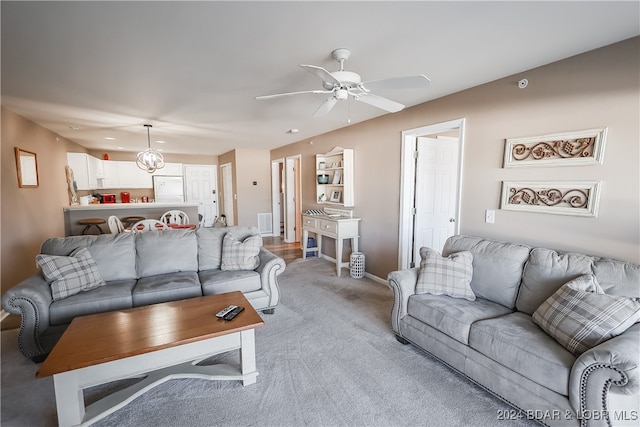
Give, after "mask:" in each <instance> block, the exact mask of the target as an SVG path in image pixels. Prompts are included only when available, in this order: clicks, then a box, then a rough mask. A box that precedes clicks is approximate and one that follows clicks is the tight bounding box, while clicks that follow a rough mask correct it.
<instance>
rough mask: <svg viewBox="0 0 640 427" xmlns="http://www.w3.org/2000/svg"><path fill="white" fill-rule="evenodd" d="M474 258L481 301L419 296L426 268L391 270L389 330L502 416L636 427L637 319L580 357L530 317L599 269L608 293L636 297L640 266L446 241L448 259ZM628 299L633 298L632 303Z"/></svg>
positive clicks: (462, 239) (639, 380)
mask: <svg viewBox="0 0 640 427" xmlns="http://www.w3.org/2000/svg"><path fill="white" fill-rule="evenodd" d="M461 251H470V252H471V253H472V254H473V274H472V280H471V289H472V290H473V292H474V293H475V296H476V299H475V301H469V300H467V299H462V298H452V297H450V296H446V295H432V294H428V293H421V294H416V283H417V281H418V275H419V270H420V268H411V269H405V270H400V271H394V272H392V273H390V274H389V276H388V284H389V286H390V287H391V289H392V290H393V292H394V305H393V309H392V315H391V320H392V327H393V330H394V332H395V333H396V337H397V339H398V341H400V342H402V343H403V344H406V343H411V344H413V345H415V346H417V347H419V348H420V349H423V350H425V351H427V352H428V353H430V354H431V355H433V356H435V357H436V358H438V359H440V360H441V361H443V362H444V363H446V364H447V365H449V366H450V367H452V368H454V369H455V370H457V371H458V372H460V373H462V374H464V375H466V376H467V377H468V378H470V379H471V380H473V381H474V382H476V383H477V384H479V385H481V386H482V387H484V388H485V389H488V390H489V391H491V392H493V393H494V394H495V395H497V396H499V397H501V398H502V399H503V400H505V401H507V402H508V403H510V404H511V405H513V406H514V407H515V408H516V409H514V410H513V411H505V412H502V413H498V414H496V424H499V423H500V421H505V420H506V421H509V420H513V419H516V418H518V419H522V418H528V419H533V420H536V421H538V422H540V423H542V424H546V425H571V426H573V425H581V426H586V425H589V426H592V425H618V424H620V425H638V423H639V420H640V418H639V415H640V414H639V412H638V411H639V410H640V409H639V406H640V394H639V391H638V390H639V384H640V324H639V323H635V324H634V325H633V326H631V327H630V328H629V329H627V330H626V331H625V332H624V333H622V334H621V335H618V336H616V337H614V338H611V339H609V340H607V341H604V342H602V343H601V344H599V345H596V346H595V347H593V348H590V349H589V350H587V351H585V352H584V353H582V354H580V355H578V356H576V355H574V354H573V353H571V352H569V351H567V349H565V347H563V346H561V345H560V344H559V343H558V342H557V341H556V340H555V339H554V338H552V337H551V336H550V335H548V334H547V333H545V332H544V331H543V329H541V328H540V327H539V326H538V325H537V324H536V323H534V322H533V320H532V314H533V313H534V312H535V311H536V309H537V308H538V307H539V306H540V305H541V304H542V303H543V302H544V301H545V300H547V298H548V297H550V296H551V295H552V294H554V293H555V292H556V291H557V290H558V289H559V288H560V287H561V286H562V285H563V284H565V283H566V282H569V281H570V280H572V279H576V278H578V277H580V276H582V275H584V274H593V276H595V278H596V279H597V281H598V283H599V284H600V286H601V287H602V289H603V290H604V292H605V293H606V294H610V295H618V296H625V297H630V298H633V299H636V301H638V298H640V266H638V265H635V264H631V263H626V262H621V261H615V260H610V259H603V258H596V257H591V256H587V255H583V254H578V253H561V252H556V251H554V250H550V249H544V248H532V247H529V246H526V245H522V244H514V243H505V242H498V241H493V240H489V239H484V238H480V237H473V236H453V237H450V238H449V239H448V240H447V242H446V244H445V246H444V248H443V251H442V256H443V257H448V256H449V255H451V254H454V253H457V252H461ZM632 304H635V303H634V302H632Z"/></svg>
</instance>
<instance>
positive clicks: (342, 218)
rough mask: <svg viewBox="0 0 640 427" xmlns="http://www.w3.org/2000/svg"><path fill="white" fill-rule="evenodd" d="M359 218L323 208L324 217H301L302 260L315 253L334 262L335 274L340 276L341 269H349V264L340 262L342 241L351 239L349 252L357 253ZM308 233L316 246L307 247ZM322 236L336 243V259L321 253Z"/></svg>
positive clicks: (307, 215) (305, 215)
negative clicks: (310, 253)
mask: <svg viewBox="0 0 640 427" xmlns="http://www.w3.org/2000/svg"><path fill="white" fill-rule="evenodd" d="M336 211H337V210H336ZM359 222H360V218H351V217H350V216H348V215H346V214H342V213H330V211H329V210H328V208H325V215H309V214H303V215H302V258H306V257H307V252H317V253H318V257H322V258H325V259H328V260H330V261H334V262H335V263H336V274H337V275H338V276H340V270H341V269H342V267H347V268H349V262H343V261H342V248H343V245H344V239H351V250H352V251H353V252H357V251H358V238H359V237H360V236H359V234H358V223H359ZM309 232H312V233H315V234H316V246H315V247H308V242H309ZM322 236H326V237H330V238H332V239H335V241H336V258H335V259H333V258H331V257H329V256H327V255H324V254H323V253H322Z"/></svg>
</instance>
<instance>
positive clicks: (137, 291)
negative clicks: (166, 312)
mask: <svg viewBox="0 0 640 427" xmlns="http://www.w3.org/2000/svg"><path fill="white" fill-rule="evenodd" d="M149 233H155V231H153V232H149ZM199 296H202V288H201V287H200V281H199V280H198V273H197V272H195V271H182V272H177V273H167V274H159V275H156V276H148V277H141V278H140V279H138V283H137V284H136V286H135V287H134V288H133V292H132V297H133V306H134V307H140V306H142V305H149V304H156V303H159V302H167V301H175V300H179V299H186V298H193V297H199Z"/></svg>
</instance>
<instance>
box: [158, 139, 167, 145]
mask: <svg viewBox="0 0 640 427" xmlns="http://www.w3.org/2000/svg"><path fill="white" fill-rule="evenodd" d="M156 142H157V143H158V144H164V143H165V142H167V141H162V140H158V141H156Z"/></svg>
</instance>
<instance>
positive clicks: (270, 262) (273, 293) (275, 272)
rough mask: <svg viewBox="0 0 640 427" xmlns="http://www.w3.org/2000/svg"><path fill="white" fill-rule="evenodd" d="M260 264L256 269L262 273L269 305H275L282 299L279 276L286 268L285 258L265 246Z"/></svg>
mask: <svg viewBox="0 0 640 427" xmlns="http://www.w3.org/2000/svg"><path fill="white" fill-rule="evenodd" d="M259 257H260V265H259V266H258V268H256V271H257V272H258V273H260V283H262V290H263V291H264V292H266V293H267V295H269V307H275V306H276V305H278V302H279V301H280V288H279V287H278V280H277V278H276V277H277V276H279V275H280V274H281V273H282V272H283V271H284V269H285V267H286V265H285V263H284V260H283V259H282V258H280V257H279V256H277V255H275V254H274V253H272V252H270V251H269V250H267V249H265V248H263V247H262V248H260V253H259Z"/></svg>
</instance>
